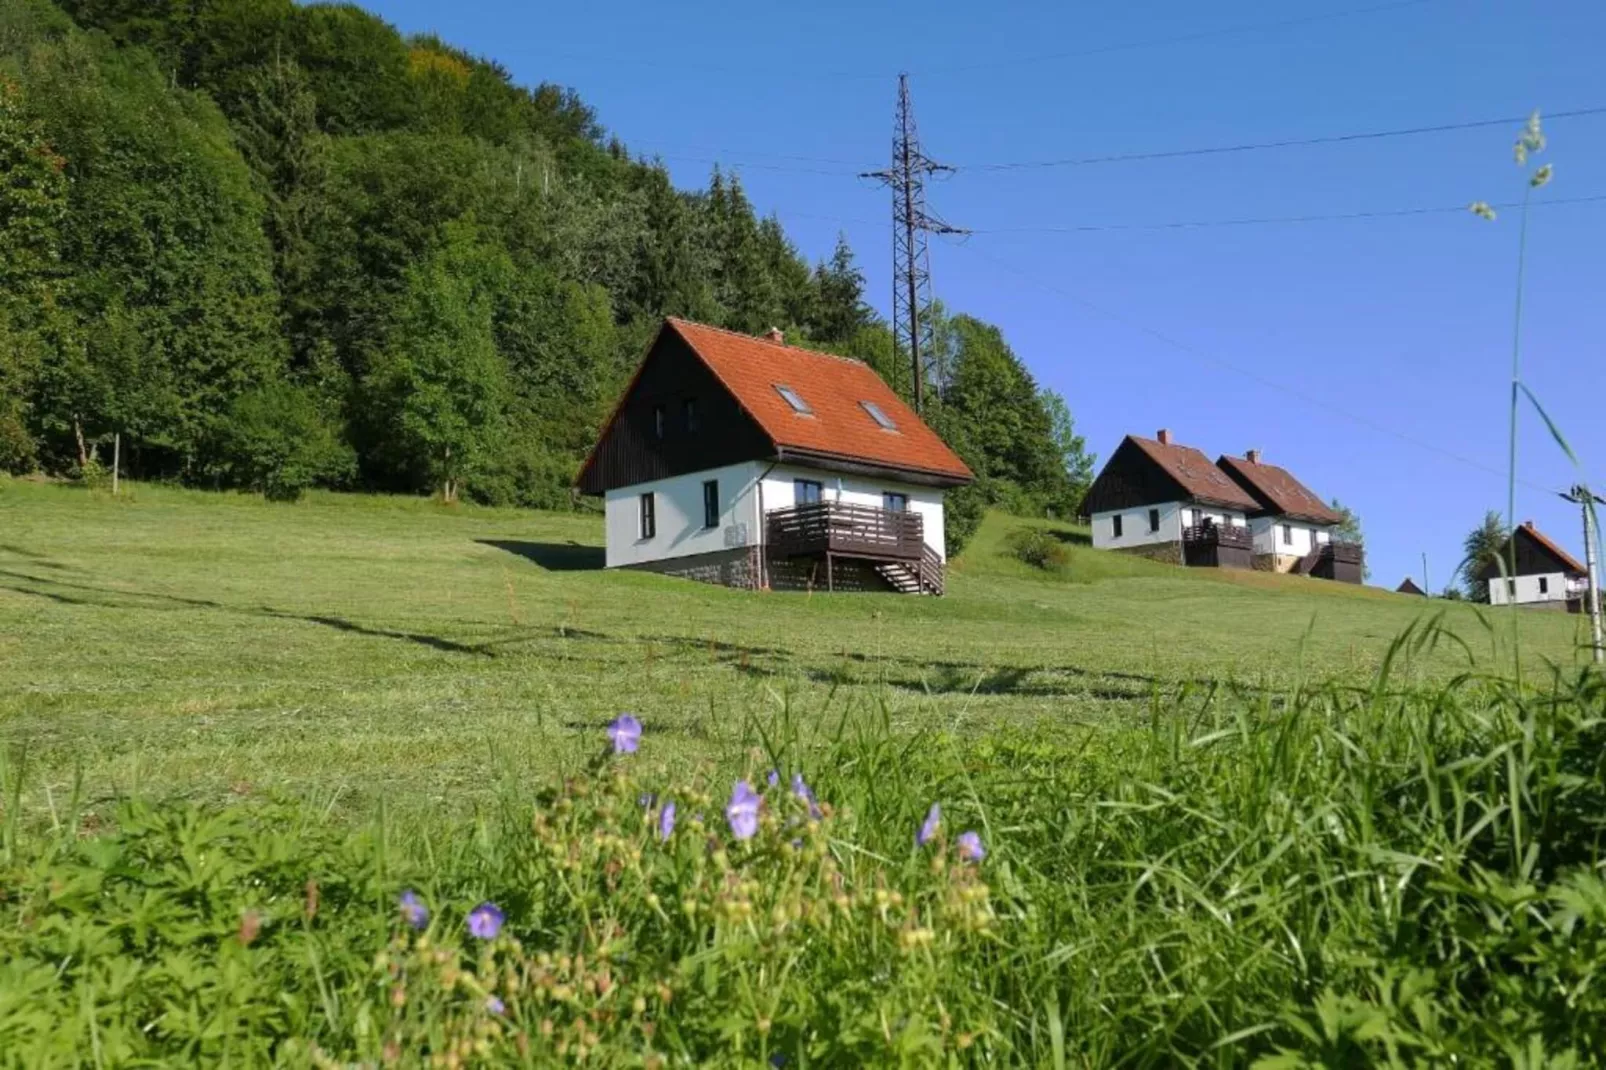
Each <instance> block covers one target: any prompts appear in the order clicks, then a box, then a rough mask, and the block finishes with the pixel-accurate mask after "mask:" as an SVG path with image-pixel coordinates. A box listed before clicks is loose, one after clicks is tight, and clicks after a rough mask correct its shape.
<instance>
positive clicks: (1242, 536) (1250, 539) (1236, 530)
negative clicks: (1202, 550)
mask: <svg viewBox="0 0 1606 1070" xmlns="http://www.w3.org/2000/svg"><path fill="white" fill-rule="evenodd" d="M1182 541H1183V542H1184V543H1194V544H1202V545H1208V546H1229V547H1233V548H1235V549H1239V550H1250V551H1253V550H1254V548H1255V537H1254V535H1253V534H1251V533H1250V531H1249V528H1248V527H1247V526H1239V525H1236V524H1213V523H1208V522H1206V523H1203V524H1190V525H1189V526H1187V527H1185V528H1183V529H1182Z"/></svg>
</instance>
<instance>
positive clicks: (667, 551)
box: [576, 319, 973, 594]
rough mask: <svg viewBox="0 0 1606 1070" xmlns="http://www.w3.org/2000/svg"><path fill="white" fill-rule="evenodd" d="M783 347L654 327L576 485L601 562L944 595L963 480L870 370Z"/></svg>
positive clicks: (734, 579) (765, 583)
mask: <svg viewBox="0 0 1606 1070" xmlns="http://www.w3.org/2000/svg"><path fill="white" fill-rule="evenodd" d="M783 343H784V339H783V338H782V336H781V332H780V331H778V330H772V331H770V333H769V335H768V337H766V338H753V337H749V336H748V335H743V334H737V333H735V332H733V331H726V330H720V329H718V328H715V327H706V326H703V325H701V324H696V323H690V322H687V321H685V320H679V319H669V320H666V321H665V322H664V325H663V327H662V328H661V329H660V330H659V332H658V335H657V338H656V339H655V340H654V341H653V343H652V346H651V347H650V348H649V349H648V351H647V355H646V357H645V358H644V359H643V360H642V363H641V366H640V367H639V368H638V369H637V370H636V374H635V376H634V377H633V378H632V379H631V380H630V384H629V386H627V387H626V388H625V392H624V396H623V397H622V398H621V399H620V401H619V404H618V406H617V408H616V409H615V410H614V413H613V415H612V417H610V419H609V420H608V422H607V424H606V425H605V427H604V428H603V431H602V435H601V437H600V439H599V440H598V442H597V444H596V446H595V447H594V448H593V449H592V451H591V455H590V457H588V458H587V459H586V462H585V465H584V466H583V467H582V468H581V470H580V474H579V476H578V478H577V480H576V483H577V485H578V487H579V489H580V490H581V491H582V492H583V493H586V494H595V495H602V496H603V497H604V498H605V506H604V508H605V512H606V521H607V564H608V567H609V568H639V569H646V570H650V571H653V572H662V573H667V574H671V575H677V576H685V577H687V578H690V579H697V580H703V581H706V582H710V583H720V584H724V585H726V586H730V587H775V588H792V589H801V588H807V587H811V586H818V587H821V588H826V589H832V590H835V589H853V590H896V591H903V592H905V593H909V594H941V593H942V590H943V581H944V564H945V561H946V557H947V552H946V547H945V545H944V539H943V495H944V492H945V491H947V490H948V489H950V488H952V487H957V486H961V485H963V484H966V483H969V482H970V481H971V480H972V478H973V477H972V475H971V472H970V469H969V468H967V467H965V463H964V462H963V461H961V460H960V459H959V457H958V456H957V455H956V454H955V453H954V452H953V451H952V450H951V449H949V448H948V446H947V445H946V444H945V443H944V442H943V441H942V439H941V438H939V437H938V436H937V434H936V433H935V432H934V431H932V430H931V428H929V427H927V426H926V424H925V423H924V422H922V421H921V419H920V417H918V416H917V415H915V413H914V411H913V410H912V409H910V408H909V407H908V406H907V405H905V404H904V403H903V401H902V400H901V399H899V397H898V396H897V394H895V393H893V391H892V390H891V389H890V388H889V387H888V386H887V385H886V383H884V382H882V380H881V378H880V376H878V375H877V374H876V373H875V372H874V371H873V370H871V368H870V367H869V366H868V365H866V364H864V363H862V362H861V361H857V360H852V359H849V358H847V357H837V356H831V355H829V354H825V353H816V352H813V351H811V350H806V349H798V348H796V347H794V346H788V345H785V344H783Z"/></svg>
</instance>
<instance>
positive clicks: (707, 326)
mask: <svg viewBox="0 0 1606 1070" xmlns="http://www.w3.org/2000/svg"><path fill="white" fill-rule="evenodd" d="M664 319H666V320H668V321H669V322H670V323H673V324H675V326H677V327H680V326H686V327H696V328H697V329H698V330H701V331H717V332H718V333H720V334H728V335H730V336H731V337H732V338H740V339H741V340H742V341H744V342H761V343H763V344H764V345H767V346H774V347H775V348H776V349H785V350H789V351H791V352H793V353H802V354H804V355H806V356H810V357H829V358H830V359H832V360H840V361H842V362H844V363H846V364H857V365H859V366H860V367H864V368H868V367H870V365H869V364H868V363H866V362H865V361H862V360H860V359H859V358H858V357H845V356H843V355H842V354H840V353H825V352H822V351H820V350H818V349H805V348H804V347H802V346H794V345H788V344H787V343H785V342H777V341H775V340H774V339H773V338H766V337H764V336H763V335H761V334H748V333H746V332H745V331H734V330H732V329H730V328H729V327H716V326H714V325H713V324H712V323H698V322H697V321H696V320H689V319H683V318H682V317H680V316H665V317H664ZM872 370H874V369H872Z"/></svg>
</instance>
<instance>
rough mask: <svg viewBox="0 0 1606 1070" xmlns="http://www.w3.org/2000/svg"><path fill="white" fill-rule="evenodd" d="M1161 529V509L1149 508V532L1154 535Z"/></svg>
mask: <svg viewBox="0 0 1606 1070" xmlns="http://www.w3.org/2000/svg"><path fill="white" fill-rule="evenodd" d="M1159 530H1160V510H1158V509H1150V510H1149V534H1150V535H1153V534H1154V533H1155V532H1157V531H1159Z"/></svg>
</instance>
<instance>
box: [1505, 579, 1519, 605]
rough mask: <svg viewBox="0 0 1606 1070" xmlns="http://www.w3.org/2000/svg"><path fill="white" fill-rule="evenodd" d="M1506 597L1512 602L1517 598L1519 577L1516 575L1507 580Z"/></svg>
mask: <svg viewBox="0 0 1606 1070" xmlns="http://www.w3.org/2000/svg"><path fill="white" fill-rule="evenodd" d="M1506 598H1507V599H1508V600H1509V601H1512V602H1515V601H1516V600H1517V578H1516V577H1515V576H1513V577H1511V578H1510V579H1508V580H1506Z"/></svg>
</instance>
